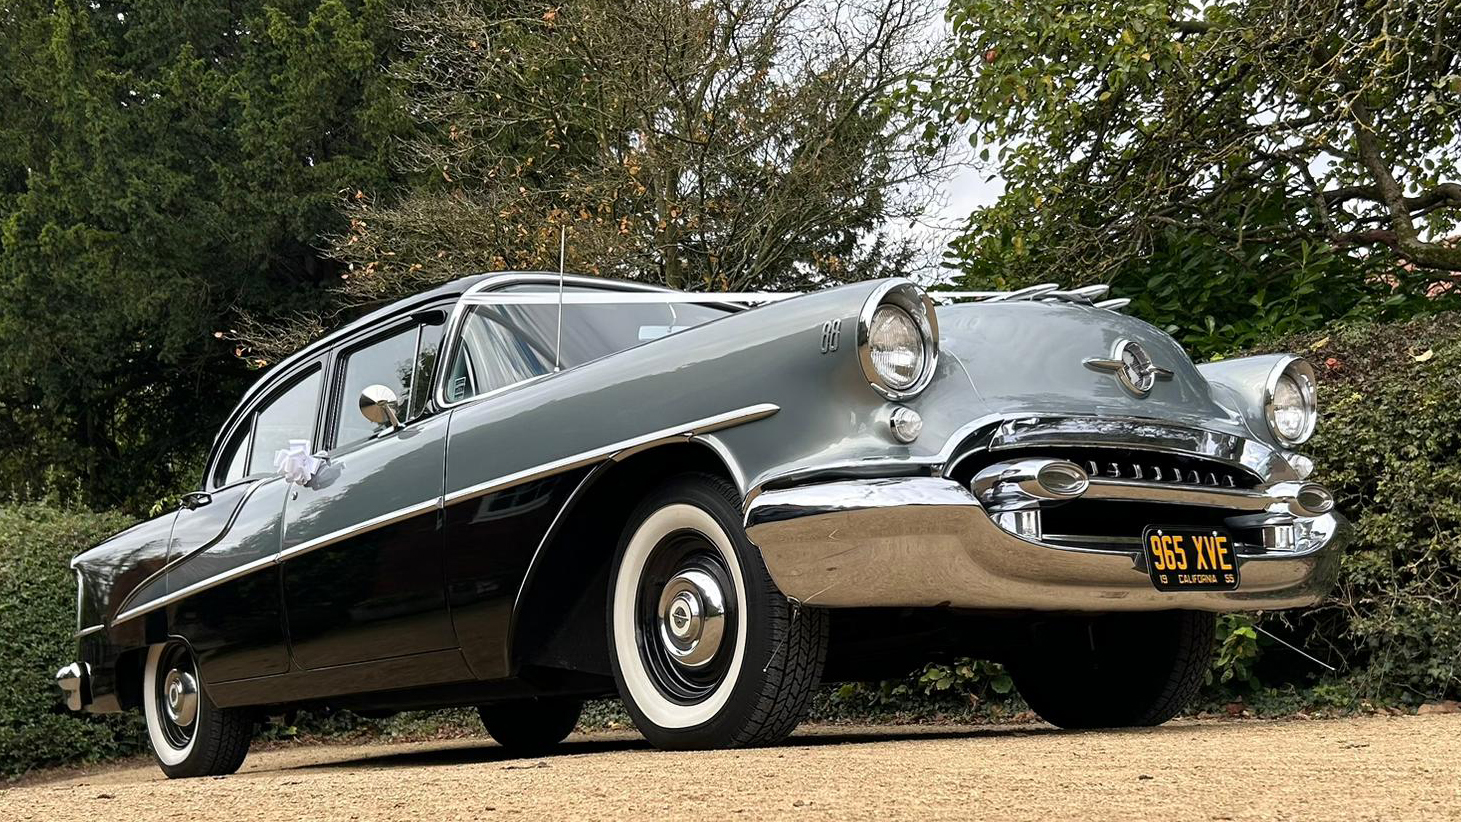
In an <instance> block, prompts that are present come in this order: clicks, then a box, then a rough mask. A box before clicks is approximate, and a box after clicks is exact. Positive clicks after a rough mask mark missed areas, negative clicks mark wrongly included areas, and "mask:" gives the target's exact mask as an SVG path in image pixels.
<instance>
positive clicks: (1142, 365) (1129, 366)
mask: <svg viewBox="0 0 1461 822" xmlns="http://www.w3.org/2000/svg"><path fill="white" fill-rule="evenodd" d="M1085 364H1086V367H1087V368H1094V369H1096V370H1098V371H1110V372H1113V373H1114V374H1115V375H1116V381H1117V382H1119V383H1121V387H1122V388H1125V389H1126V390H1127V391H1130V392H1131V393H1133V394H1135V395H1136V396H1138V397H1145V396H1146V395H1147V394H1148V393H1150V392H1151V390H1152V386H1154V385H1156V384H1157V380H1170V379H1171V378H1172V372H1171V370H1170V369H1167V368H1162V367H1161V366H1159V365H1157V364H1155V363H1153V362H1152V358H1151V355H1149V354H1147V353H1146V349H1145V348H1142V347H1141V343H1138V342H1136V341H1135V340H1117V341H1116V345H1115V346H1114V347H1112V349H1111V356H1110V358H1109V359H1099V358H1091V359H1088V360H1086V361H1085Z"/></svg>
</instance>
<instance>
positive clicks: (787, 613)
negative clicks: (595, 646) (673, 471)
mask: <svg viewBox="0 0 1461 822" xmlns="http://www.w3.org/2000/svg"><path fill="white" fill-rule="evenodd" d="M608 610H609V613H608V624H609V649H610V654H609V658H610V662H611V664H612V667H613V672H614V680H615V683H616V684H617V685H618V688H619V694H620V696H622V697H623V699H624V706H625V708H626V709H627V710H628V711H629V715H630V716H631V717H632V718H633V719H634V724H635V726H636V727H638V728H639V730H640V732H641V733H643V734H644V736H645V738H646V739H648V740H649V741H650V742H651V743H652V744H654V745H656V746H657V747H661V748H675V749H691V748H730V747H742V746H750V745H767V744H771V743H775V742H778V741H780V740H782V739H784V738H785V737H786V736H787V735H789V734H790V733H791V732H792V730H793V729H794V728H795V727H796V725H797V723H798V722H800V721H801V719H802V717H803V716H805V714H806V712H807V710H808V708H809V707H810V705H811V697H812V691H813V689H814V688H815V687H816V683H817V679H818V677H820V676H821V672H822V664H823V662H824V660H825V659H826V653H827V618H826V614H825V613H823V612H821V611H819V610H816V609H811V608H801V607H797V606H796V605H794V604H793V603H791V602H790V601H788V600H787V599H786V597H784V596H782V595H781V592H780V591H778V590H777V589H776V586H775V584H774V583H772V581H771V577H770V575H769V574H768V573H767V572H766V567H765V565H764V564H763V562H762V561H761V555H760V551H759V550H758V549H757V548H756V547H755V546H754V545H752V544H751V543H750V541H749V540H748V539H747V538H746V535H745V531H744V530H743V528H742V525H741V511H740V495H739V494H738V493H737V492H736V489H735V488H734V486H732V485H731V484H730V483H728V482H726V481H725V480H723V479H721V478H719V477H713V476H709V475H705V474H686V475H683V476H680V477H676V478H674V479H672V480H670V481H669V482H666V483H665V484H664V485H662V486H661V487H660V488H658V489H657V490H655V491H654V492H652V493H651V494H650V495H649V496H648V497H646V498H645V500H644V501H643V502H642V503H641V504H640V505H639V507H638V508H637V509H636V510H635V511H634V513H633V514H632V515H631V516H630V518H629V523H628V526H627V527H626V529H625V531H624V534H623V537H622V538H621V539H620V542H619V546H618V550H617V551H616V552H615V558H614V566H613V573H612V574H611V575H610V580H609V604H608Z"/></svg>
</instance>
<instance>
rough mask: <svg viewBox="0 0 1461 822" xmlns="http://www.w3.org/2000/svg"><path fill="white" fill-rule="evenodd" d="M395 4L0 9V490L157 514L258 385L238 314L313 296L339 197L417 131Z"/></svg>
mask: <svg viewBox="0 0 1461 822" xmlns="http://www.w3.org/2000/svg"><path fill="white" fill-rule="evenodd" d="M394 43H395V35H394V33H393V31H392V29H391V28H390V27H389V25H388V8H387V7H386V6H385V5H384V2H383V0H278V1H277V2H272V3H268V4H266V3H264V2H258V0H240V1H239V2H233V3H228V4H197V3H186V2H181V1H180V0H141V1H140V2H131V3H120V4H119V3H114V2H106V0H101V2H84V3H83V2H75V1H74V0H56V2H52V1H51V0H47V1H46V2H41V1H40V0H0V63H3V65H5V67H6V71H5V72H4V73H3V74H0V110H3V111H4V112H5V116H4V117H3V118H0V243H3V246H0V248H3V253H0V379H3V383H4V385H5V386H6V391H5V393H4V396H3V397H0V455H3V456H0V490H3V491H4V492H5V493H7V494H8V495H9V496H12V497H15V496H35V495H37V494H40V493H47V492H54V491H59V492H61V493H64V494H65V495H67V496H74V497H78V498H80V499H81V500H84V501H86V502H89V503H92V504H96V505H107V506H110V505H118V504H127V505H131V506H133V507H134V508H135V507H141V506H145V505H146V503H147V502H149V501H150V500H152V499H154V498H156V497H157V496H158V495H160V494H163V493H165V492H168V491H173V490H178V489H180V488H181V487H183V486H184V485H186V484H191V483H193V482H195V481H196V479H197V473H196V471H197V468H198V466H197V462H198V459H199V456H200V454H201V452H202V451H203V450H204V449H206V447H207V445H208V443H209V440H210V439H211V437H212V434H213V431H214V430H215V426H216V425H217V423H218V422H219V421H220V420H221V418H222V417H223V416H224V415H225V414H227V412H228V410H229V408H230V407H231V406H232V404H233V402H234V401H235V399H236V398H237V396H238V393H239V391H240V389H241V388H242V386H243V385H245V384H247V382H248V381H249V380H250V379H251V378H252V376H253V375H251V374H250V373H249V369H248V367H247V364H246V363H244V362H242V361H241V360H239V359H238V358H237V357H236V356H235V351H234V347H233V346H232V345H231V344H229V343H228V342H227V341H226V340H223V339H219V338H218V336H217V335H218V334H219V333H220V332H226V331H227V330H228V329H229V327H230V326H229V322H230V320H231V318H232V317H233V316H234V315H235V313H236V312H237V311H239V310H240V309H247V308H249V307H265V306H273V305H276V304H278V303H280V302H285V301H296V302H303V303H304V304H306V305H313V304H315V303H316V302H318V300H319V296H318V295H320V294H322V293H323V288H322V286H323V285H326V284H330V283H333V282H335V281H337V280H338V273H336V272H335V268H336V264H335V263H333V262H332V261H330V260H329V259H328V258H326V257H325V256H323V255H322V254H321V253H320V252H319V251H317V250H316V249H315V248H314V246H315V245H316V244H317V239H316V238H317V237H319V236H320V235H322V234H324V233H328V232H332V231H338V230H341V229H342V228H343V227H344V225H345V222H344V220H343V219H342V218H341V217H340V216H339V213H338V206H337V203H338V197H339V191H340V190H341V189H342V188H343V187H344V186H346V185H347V181H348V183H353V184H364V185H385V184H387V183H390V182H391V181H393V180H394V179H395V178H394V176H393V174H392V172H391V171H390V170H389V168H388V164H387V162H386V160H385V153H386V151H387V150H388V149H389V146H390V144H391V142H392V141H393V140H394V139H396V138H397V137H398V136H399V135H401V134H403V133H404V130H405V129H406V128H407V127H408V126H409V123H408V122H407V121H406V120H405V119H404V118H403V117H402V115H401V114H400V113H399V108H398V106H397V104H396V101H397V98H396V90H395V86H394V84H393V81H391V80H390V79H389V78H387V77H386V76H385V75H384V73H383V71H381V69H382V67H383V65H384V64H385V62H386V61H388V60H389V58H390V56H391V54H392V53H393V49H394Z"/></svg>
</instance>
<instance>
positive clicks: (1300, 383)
mask: <svg viewBox="0 0 1461 822" xmlns="http://www.w3.org/2000/svg"><path fill="white" fill-rule="evenodd" d="M1267 389H1268V390H1267V397H1266V398H1265V399H1266V402H1265V411H1266V413H1267V416H1268V427H1269V428H1270V429H1271V430H1272V431H1273V436H1274V437H1276V438H1278V441H1279V442H1280V443H1282V444H1284V445H1299V444H1301V443H1303V442H1304V441H1306V440H1308V439H1309V437H1310V436H1312V435H1313V433H1314V425H1315V423H1316V422H1318V419H1319V409H1318V404H1317V403H1316V401H1315V390H1314V389H1315V381H1314V367H1313V366H1311V365H1309V364H1308V363H1307V362H1305V361H1303V360H1301V359H1298V358H1294V359H1291V360H1288V361H1287V362H1285V363H1283V364H1281V365H1280V366H1278V367H1276V368H1275V369H1274V370H1273V373H1272V374H1271V375H1270V376H1269V379H1268V386H1267Z"/></svg>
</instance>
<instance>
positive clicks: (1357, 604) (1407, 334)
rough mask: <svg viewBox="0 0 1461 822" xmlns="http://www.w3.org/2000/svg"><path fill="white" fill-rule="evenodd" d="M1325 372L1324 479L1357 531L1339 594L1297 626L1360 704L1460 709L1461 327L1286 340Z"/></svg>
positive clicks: (1319, 472) (1312, 447)
mask: <svg viewBox="0 0 1461 822" xmlns="http://www.w3.org/2000/svg"><path fill="white" fill-rule="evenodd" d="M1276 348H1290V349H1295V350H1299V351H1302V352H1306V353H1308V354H1309V355H1310V357H1311V359H1312V360H1313V361H1314V362H1315V364H1316V366H1317V367H1318V368H1319V370H1320V382H1321V393H1320V402H1321V413H1322V415H1323V416H1322V419H1321V422H1320V425H1319V430H1318V433H1317V435H1316V436H1315V438H1314V440H1312V441H1311V442H1310V443H1309V444H1308V445H1306V446H1305V451H1306V452H1307V453H1310V454H1311V455H1312V456H1313V458H1314V460H1315V463H1316V470H1315V474H1314V478H1315V479H1316V480H1318V481H1319V482H1322V483H1324V484H1326V485H1328V486H1329V487H1330V488H1332V489H1333V490H1334V491H1335V494H1336V497H1337V501H1338V507H1339V508H1340V509H1341V510H1343V511H1344V512H1345V514H1346V515H1347V516H1349V518H1350V519H1351V520H1352V521H1353V522H1354V525H1355V530H1356V542H1355V545H1354V547H1353V548H1351V549H1350V550H1349V552H1348V553H1347V554H1346V555H1345V557H1344V564H1343V571H1342V575H1341V578H1340V583H1339V588H1338V590H1337V591H1336V592H1335V593H1334V595H1333V596H1331V597H1330V598H1329V600H1328V601H1327V602H1326V603H1324V605H1323V606H1321V607H1320V608H1317V609H1315V610H1312V611H1307V612H1301V613H1299V614H1296V615H1294V616H1292V617H1289V621H1290V622H1291V623H1292V624H1293V626H1294V629H1295V630H1296V631H1298V632H1299V633H1300V635H1301V636H1305V637H1306V645H1307V646H1308V647H1310V649H1311V650H1312V651H1314V652H1316V653H1318V654H1319V655H1320V656H1321V657H1324V658H1328V659H1330V660H1342V661H1343V662H1344V663H1345V665H1346V671H1345V673H1346V674H1347V676H1348V677H1349V678H1350V679H1351V681H1352V682H1353V683H1354V684H1355V686H1356V688H1357V689H1358V691H1359V692H1360V694H1361V695H1362V696H1364V697H1367V698H1371V699H1378V698H1381V697H1383V696H1385V695H1387V694H1403V695H1404V696H1405V698H1407V699H1409V700H1412V701H1418V700H1421V699H1437V698H1453V699H1454V698H1456V697H1457V696H1458V695H1461V405H1458V403H1457V402H1456V397H1457V395H1458V393H1461V314H1455V313H1448V314H1443V315H1440V316H1437V317H1435V318H1432V319H1426V320H1420V321H1415V322H1411V323H1405V324H1399V325H1389V326H1382V325H1354V326H1351V327H1346V328H1340V329H1337V330H1335V331H1333V332H1332V333H1329V334H1326V335H1323V336H1319V337H1318V338H1317V339H1316V338H1315V336H1310V337H1307V338H1301V339H1293V340H1287V341H1285V342H1284V343H1283V344H1281V345H1279V346H1276Z"/></svg>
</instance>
